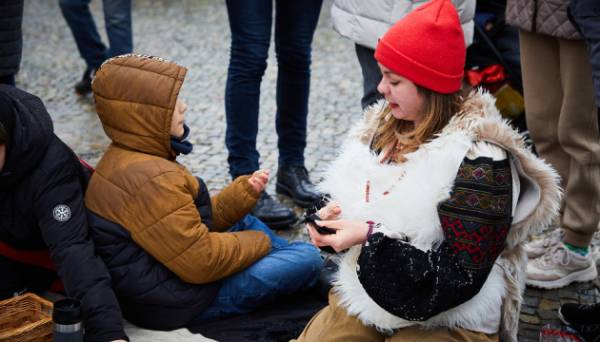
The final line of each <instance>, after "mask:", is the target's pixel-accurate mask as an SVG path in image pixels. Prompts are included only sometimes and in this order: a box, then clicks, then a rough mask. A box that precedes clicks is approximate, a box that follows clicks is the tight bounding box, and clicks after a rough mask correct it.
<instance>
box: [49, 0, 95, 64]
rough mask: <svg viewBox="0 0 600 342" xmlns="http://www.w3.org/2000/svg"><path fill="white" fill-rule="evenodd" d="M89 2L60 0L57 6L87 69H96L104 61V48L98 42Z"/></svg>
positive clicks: (87, 0) (85, 0)
mask: <svg viewBox="0 0 600 342" xmlns="http://www.w3.org/2000/svg"><path fill="white" fill-rule="evenodd" d="M89 3H90V0H60V1H59V5H60V9H61V11H62V14H63V16H64V17H65V20H66V21H67V24H68V25H69V27H70V28H71V32H72V33H73V37H74V38H75V43H76V44H77V49H79V53H80V54H81V57H82V58H83V59H84V60H85V63H86V64H87V67H88V68H89V69H97V68H98V67H99V66H100V64H102V62H103V61H104V60H105V59H106V56H107V50H106V46H105V45H104V44H103V43H102V40H100V35H99V34H98V29H97V28H96V23H95V22H94V18H93V17H92V13H91V12H90V7H89Z"/></svg>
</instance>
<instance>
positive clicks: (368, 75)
mask: <svg viewBox="0 0 600 342" xmlns="http://www.w3.org/2000/svg"><path fill="white" fill-rule="evenodd" d="M354 48H355V50H356V57H357V58H358V63H359V64H360V69H361V71H362V76H363V97H362V99H361V100H360V104H361V106H362V109H365V108H367V107H368V106H370V105H372V104H374V103H375V102H377V101H378V100H380V99H382V98H383V96H382V95H381V94H380V93H379V92H378V91H377V86H378V85H379V82H381V77H382V76H381V70H379V65H378V64H377V61H376V60H375V56H374V55H375V50H373V49H370V48H368V47H366V46H362V45H359V44H354Z"/></svg>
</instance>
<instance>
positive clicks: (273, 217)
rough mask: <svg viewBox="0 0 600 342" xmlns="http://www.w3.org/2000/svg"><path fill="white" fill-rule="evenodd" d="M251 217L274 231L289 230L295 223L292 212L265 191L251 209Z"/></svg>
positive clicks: (294, 216) (294, 215)
mask: <svg viewBox="0 0 600 342" xmlns="http://www.w3.org/2000/svg"><path fill="white" fill-rule="evenodd" d="M252 215H254V216H256V217H258V218H259V219H260V220H261V221H263V222H264V223H265V224H266V225H267V226H269V227H270V228H271V229H276V230H284V229H290V228H292V225H293V224H294V222H296V214H294V211H293V210H292V209H290V208H288V207H286V206H284V205H283V204H281V203H279V202H277V201H276V200H275V199H273V197H271V196H270V195H269V194H267V192H266V191H263V192H261V194H260V197H259V198H258V201H257V202H256V206H255V207H254V209H252Z"/></svg>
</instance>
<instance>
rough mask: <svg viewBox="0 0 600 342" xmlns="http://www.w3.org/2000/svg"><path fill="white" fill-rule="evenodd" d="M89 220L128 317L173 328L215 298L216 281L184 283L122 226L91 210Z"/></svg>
mask: <svg viewBox="0 0 600 342" xmlns="http://www.w3.org/2000/svg"><path fill="white" fill-rule="evenodd" d="M206 194H207V195H208V191H207V192H206ZM199 197H200V196H199ZM208 200H209V201H210V198H208ZM208 203H210V202H208ZM88 221H89V224H90V229H91V231H92V236H93V239H94V243H95V244H96V252H97V253H98V255H99V256H100V257H101V258H102V259H103V260H104V262H105V263H106V266H107V267H108V269H109V272H110V275H111V277H112V281H113V287H114V290H115V293H116V294H117V296H118V298H119V303H120V304H121V308H122V310H123V314H124V316H125V318H127V320H129V321H131V322H132V323H135V324H137V325H139V326H141V327H144V328H148V329H159V330H171V329H176V328H180V327H183V326H185V325H186V324H188V323H189V322H190V321H191V320H192V319H194V318H196V317H198V316H199V315H200V313H201V312H202V311H203V310H204V309H205V308H206V307H207V306H208V305H210V303H211V302H212V301H213V299H214V298H215V296H216V294H217V292H218V290H219V285H218V283H212V284H205V285H194V284H189V283H186V282H184V281H183V280H181V279H180V278H179V277H178V276H177V275H176V274H174V273H173V272H171V271H170V270H169V269H168V268H166V267H165V266H164V265H163V264H161V263H160V262H158V261H157V260H156V259H154V258H153V257H152V256H151V255H150V254H148V253H147V252H146V251H144V249H142V248H141V247H140V246H138V245H137V244H136V243H135V242H134V241H133V239H132V238H131V236H130V235H129V232H128V231H127V230H126V229H125V228H123V227H121V226H120V225H118V224H116V223H113V222H110V221H108V220H105V219H104V218H102V217H100V216H98V215H95V214H94V213H92V212H89V214H88Z"/></svg>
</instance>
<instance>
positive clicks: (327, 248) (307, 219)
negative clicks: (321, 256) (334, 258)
mask: <svg viewBox="0 0 600 342" xmlns="http://www.w3.org/2000/svg"><path fill="white" fill-rule="evenodd" d="M316 220H319V221H320V220H321V218H320V217H319V216H318V215H317V214H314V213H313V214H310V215H306V216H304V223H310V224H312V225H313V227H315V229H316V230H317V232H318V233H319V234H323V235H329V234H335V229H333V228H329V227H325V226H319V225H318V224H317V223H316V222H315V221H316ZM319 248H320V249H321V250H322V251H325V252H327V253H331V254H335V253H337V252H336V251H335V249H333V248H332V247H331V246H319Z"/></svg>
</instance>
